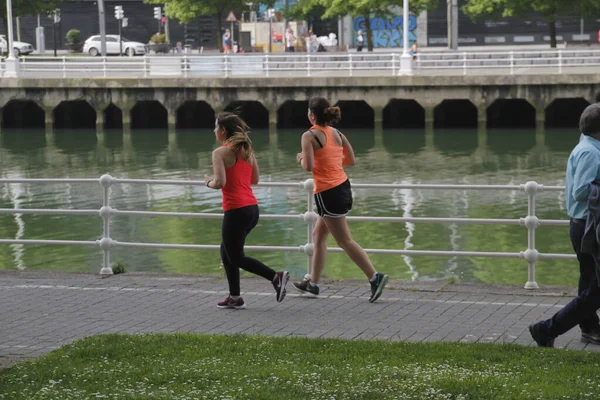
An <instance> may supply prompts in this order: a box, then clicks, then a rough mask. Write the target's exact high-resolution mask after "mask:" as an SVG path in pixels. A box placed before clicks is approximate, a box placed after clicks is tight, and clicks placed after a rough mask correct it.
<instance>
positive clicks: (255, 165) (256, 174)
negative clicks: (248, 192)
mask: <svg viewBox="0 0 600 400" xmlns="http://www.w3.org/2000/svg"><path fill="white" fill-rule="evenodd" d="M251 161H252V179H251V180H250V183H251V184H252V185H256V184H258V181H259V180H260V170H259V169H258V161H256V157H255V156H254V154H252V159H251Z"/></svg>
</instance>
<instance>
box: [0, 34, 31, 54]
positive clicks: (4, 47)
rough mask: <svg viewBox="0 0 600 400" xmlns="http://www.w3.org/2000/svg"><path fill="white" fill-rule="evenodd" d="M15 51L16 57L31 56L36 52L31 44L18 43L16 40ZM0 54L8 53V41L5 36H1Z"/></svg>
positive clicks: (14, 41)
mask: <svg viewBox="0 0 600 400" xmlns="http://www.w3.org/2000/svg"><path fill="white" fill-rule="evenodd" d="M13 49H14V52H15V57H19V56H21V55H24V56H25V55H28V54H31V53H33V50H34V49H33V46H32V45H31V44H29V43H25V42H18V41H16V40H13ZM0 52H1V53H2V54H6V53H8V40H6V36H5V35H0Z"/></svg>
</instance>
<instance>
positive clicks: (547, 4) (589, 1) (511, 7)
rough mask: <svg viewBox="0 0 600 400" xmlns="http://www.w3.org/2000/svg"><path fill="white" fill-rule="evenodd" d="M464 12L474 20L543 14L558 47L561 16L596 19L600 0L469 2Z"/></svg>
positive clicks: (485, 0)
mask: <svg viewBox="0 0 600 400" xmlns="http://www.w3.org/2000/svg"><path fill="white" fill-rule="evenodd" d="M462 10H463V12H464V13H465V14H466V15H467V16H469V17H470V18H471V19H473V20H478V19H482V18H489V17H492V18H503V17H504V18H506V17H523V16H528V15H531V14H532V13H538V14H541V15H542V16H543V17H545V18H546V20H548V22H549V24H548V25H549V30H550V32H549V33H550V36H551V44H552V47H556V20H557V18H558V17H561V16H569V15H581V16H584V17H586V16H588V17H594V18H595V17H596V16H597V13H598V12H599V11H600V0H586V1H582V0H467V3H466V4H465V5H464V6H463V7H462Z"/></svg>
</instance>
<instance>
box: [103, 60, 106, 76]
mask: <svg viewBox="0 0 600 400" xmlns="http://www.w3.org/2000/svg"><path fill="white" fill-rule="evenodd" d="M102 73H103V76H104V77H105V78H106V57H102Z"/></svg>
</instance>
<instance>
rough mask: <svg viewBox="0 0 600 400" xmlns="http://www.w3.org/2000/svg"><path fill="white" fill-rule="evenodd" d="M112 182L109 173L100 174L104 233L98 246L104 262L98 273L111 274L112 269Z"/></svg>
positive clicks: (101, 214)
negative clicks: (102, 190) (102, 253)
mask: <svg viewBox="0 0 600 400" xmlns="http://www.w3.org/2000/svg"><path fill="white" fill-rule="evenodd" d="M113 183H114V178H113V177H112V176H110V175H102V176H101V177H100V185H102V188H103V189H104V193H103V194H104V196H103V198H102V208H101V209H100V216H101V217H102V220H103V222H104V235H103V237H102V239H101V240H100V241H99V245H100V248H101V249H102V251H103V252H104V263H103V265H102V269H101V270H100V275H112V274H113V270H112V268H111V266H110V248H111V247H112V246H113V243H114V242H113V240H112V239H111V238H110V218H111V217H112V211H113V210H112V208H111V207H110V188H111V186H112V184H113Z"/></svg>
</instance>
